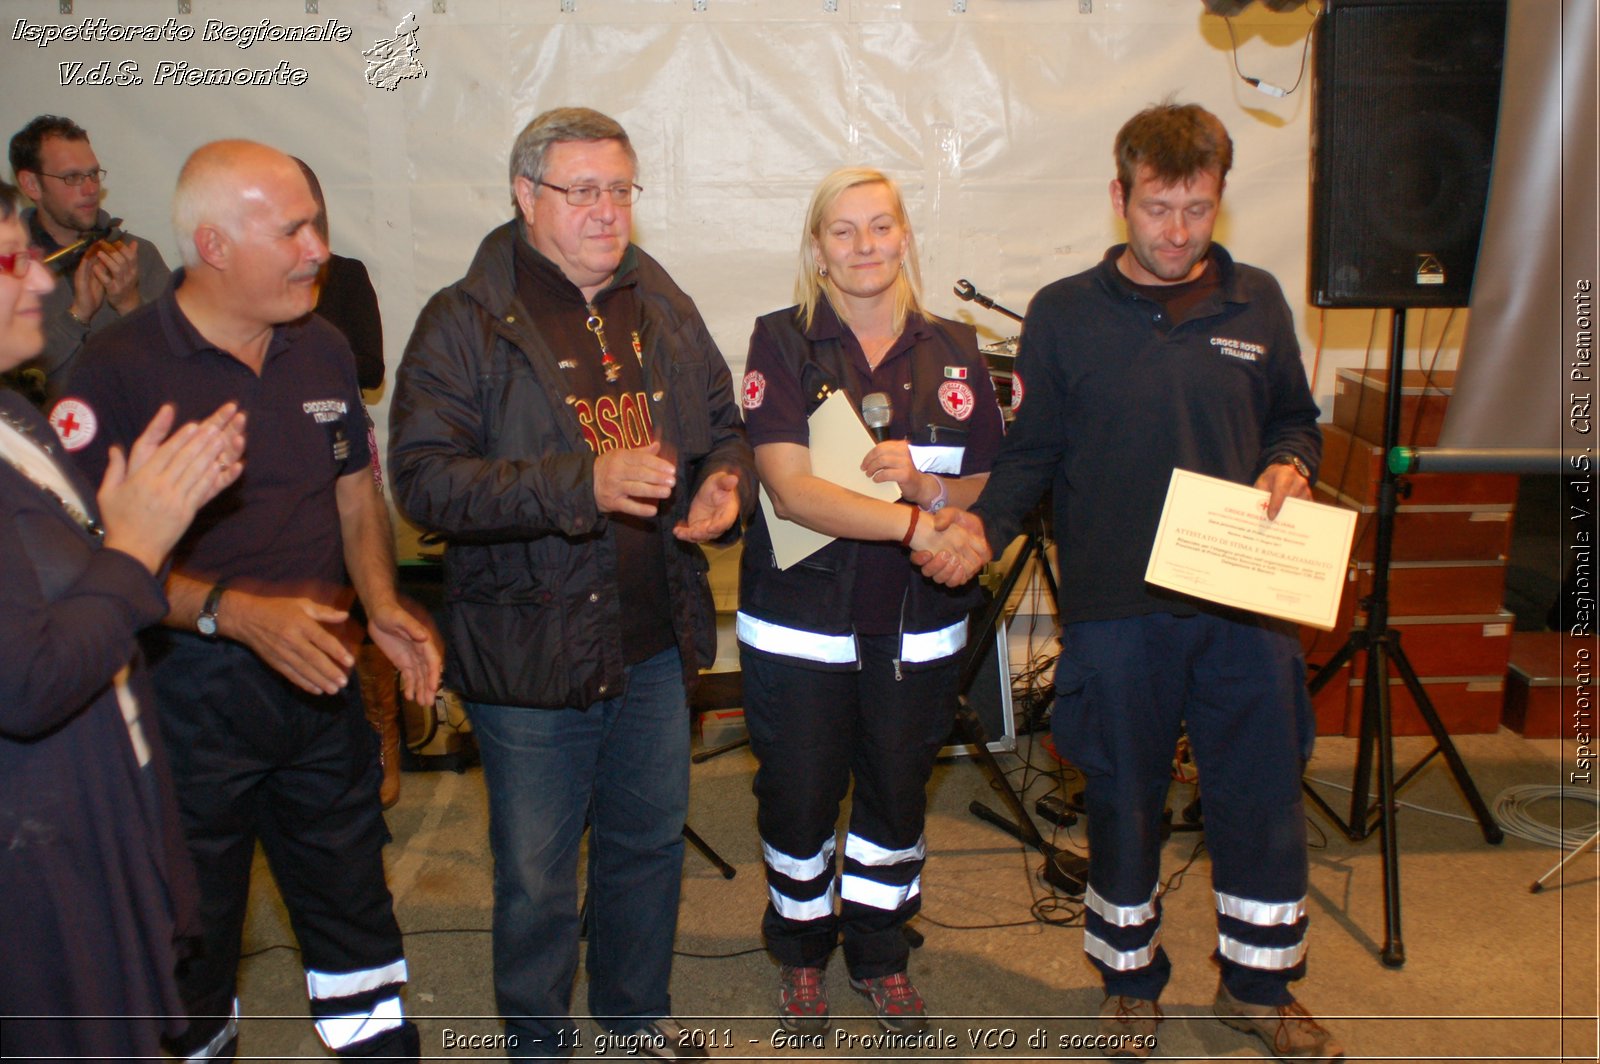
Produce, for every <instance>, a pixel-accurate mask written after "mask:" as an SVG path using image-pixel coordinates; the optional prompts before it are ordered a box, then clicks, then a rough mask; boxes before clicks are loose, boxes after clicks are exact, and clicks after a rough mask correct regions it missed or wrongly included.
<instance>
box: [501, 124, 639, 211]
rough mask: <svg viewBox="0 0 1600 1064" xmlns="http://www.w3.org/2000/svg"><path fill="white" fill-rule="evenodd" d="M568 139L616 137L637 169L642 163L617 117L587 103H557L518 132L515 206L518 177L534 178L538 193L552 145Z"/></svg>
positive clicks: (513, 205)
mask: <svg viewBox="0 0 1600 1064" xmlns="http://www.w3.org/2000/svg"><path fill="white" fill-rule="evenodd" d="M566 140H614V141H616V142H617V143H619V144H621V145H622V150H623V151H625V152H627V153H628V161H629V162H630V163H632V164H633V166H634V169H638V167H639V156H638V155H637V154H635V153H634V150H633V144H632V142H630V141H629V140H628V132H627V130H625V129H623V128H622V126H621V124H620V123H618V122H617V120H616V119H614V118H611V117H610V116H608V115H603V114H601V113H600V112H599V111H594V110H591V109H589V108H587V107H557V108H555V109H553V110H550V111H546V112H544V113H543V114H541V115H539V116H538V117H537V118H535V119H534V120H533V121H532V122H529V123H528V124H527V125H526V126H524V127H523V130H522V132H521V133H519V134H517V142H516V143H515V144H513V145H512V146H511V208H512V210H516V209H517V208H518V204H517V178H519V177H525V178H527V179H528V180H529V181H531V182H533V185H534V194H535V195H537V194H538V191H539V182H540V181H542V180H543V179H544V164H545V157H546V156H548V155H549V154H550V146H551V145H552V144H558V143H560V142H561V141H566Z"/></svg>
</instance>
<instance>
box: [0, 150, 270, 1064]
mask: <svg viewBox="0 0 1600 1064" xmlns="http://www.w3.org/2000/svg"><path fill="white" fill-rule="evenodd" d="M54 283H55V282H54V281H53V279H52V278H51V276H50V274H49V271H48V270H46V269H45V268H44V266H43V265H42V264H41V263H40V262H39V261H38V256H37V255H36V254H35V253H34V249H32V248H30V247H29V246H28V236H27V232H26V231H25V230H24V228H23V226H22V222H21V220H20V219H19V218H18V216H17V209H16V190H15V189H14V188H12V187H11V186H10V185H7V184H5V183H4V182H0V373H7V372H9V371H11V370H14V369H16V368H17V367H18V366H20V365H21V364H22V363H23V362H25V361H27V360H28V359H30V358H33V357H34V356H35V355H37V354H38V353H39V351H40V349H41V348H42V347H43V345H44V323H43V311H42V305H41V297H42V296H43V295H44V294H45V293H46V292H49V291H50V289H51V288H52V286H53V285H54ZM243 432H244V423H243V415H240V414H237V413H236V412H235V411H234V410H233V409H232V407H231V406H224V407H222V408H221V409H219V410H218V411H217V412H216V413H215V414H214V415H212V417H211V418H209V419H208V420H207V421H206V422H205V423H204V424H189V425H185V426H183V427H182V428H179V429H177V430H176V431H173V414H172V410H171V408H170V407H168V408H164V409H163V410H162V412H161V413H160V414H158V415H157V416H156V418H155V419H154V420H152V421H151V423H150V426H149V428H147V429H146V430H145V433H144V435H143V436H141V437H140V438H139V440H138V441H137V442H136V443H135V444H134V446H133V448H132V449H131V451H130V452H129V453H128V454H127V455H126V456H124V455H122V454H120V453H114V455H113V457H112V460H111V465H110V468H109V469H108V470H107V472H106V476H105V479H104V481H103V482H102V483H101V485H100V489H99V491H98V492H96V491H95V490H94V489H93V488H91V487H90V486H89V485H88V484H86V483H84V482H83V480H82V479H81V478H80V477H79V476H78V475H77V474H76V472H75V471H74V468H73V465H72V463H71V462H70V461H66V460H65V455H63V454H62V453H61V448H60V447H59V445H58V444H57V443H56V440H55V433H54V432H53V431H52V430H51V428H50V425H49V424H48V423H47V422H46V421H45V420H44V418H43V417H42V416H40V415H39V413H38V412H37V411H36V410H34V408H33V407H32V406H31V405H30V404H29V403H28V402H27V401H26V400H25V399H23V398H22V397H21V396H20V395H18V394H16V393H15V392H12V391H9V390H0V570H3V576H0V898H3V899H5V905H6V918H5V920H4V921H0V957H4V958H5V961H4V963H3V964H0V1015H3V1016H4V1017H5V1021H4V1022H5V1052H6V1054H7V1056H8V1057H9V1056H12V1055H15V1056H17V1057H19V1058H29V1059H35V1058H42V1057H52V1056H61V1057H80V1058H85V1059H96V1060H126V1059H131V1058H134V1057H151V1058H159V1053H160V1038H161V1036H162V1035H163V1034H174V1033H176V1032H178V1031H180V1030H182V1029H183V1027H184V1026H186V1024H187V1020H186V1018H185V1017H184V1016H183V1012H182V1005H181V1003H180V1001H179V998H178V994H177V990H176V987H175V985H174V981H173V968H174V964H175V961H176V951H177V945H178V943H179V941H180V940H181V938H182V937H184V936H185V935H186V934H187V933H190V932H193V931H196V930H198V929H197V927H196V922H197V921H196V918H195V914H194V911H193V894H194V889H193V885H192V882H191V877H192V874H193V873H192V872H191V871H190V869H189V867H188V864H187V860H188V859H187V856H186V854H185V851H184V846H183V836H182V834H181V832H180V830H179V827H178V822H177V810H176V807H175V806H174V804H173V800H172V788H171V785H170V783H169V782H168V780H167V776H166V771H165V762H164V758H163V756H162V751H161V743H160V733H159V731H158V730H157V728H156V727H155V716H154V714H155V705H154V702H153V698H152V696H151V693H150V688H149V684H148V682H147V681H146V680H145V677H144V671H143V664H142V661H141V659H140V656H139V651H138V645H137V643H136V642H135V634H136V633H137V631H138V630H139V629H140V628H141V627H143V626H145V625H151V624H155V623H157V622H158V621H160V620H161V618H162V616H163V615H164V614H165V613H166V611H167V601H166V598H165V596H164V595H163V594H162V590H161V579H160V576H159V574H160V573H161V571H162V569H163V567H164V565H165V562H166V556H167V552H168V551H169V550H171V548H172V546H173V544H174V543H176V542H177V540H178V536H179V535H180V534H181V533H182V532H183V530H184V529H185V528H186V527H187V526H188V524H189V521H190V520H191V519H192V518H193V517H194V514H195V511H196V510H197V509H198V508H199V507H200V506H201V505H203V504H204V503H206V502H207V501H208V500H210V499H211V498H212V497H213V496H215V495H216V494H217V492H219V491H220V490H222V489H223V488H225V487H227V486H228V485H229V484H231V483H233V481H234V480H235V479H237V477H238V475H239V473H240V471H241V469H242V468H243V466H242V464H241V461H240V458H241V455H242V452H243V447H244V435H243Z"/></svg>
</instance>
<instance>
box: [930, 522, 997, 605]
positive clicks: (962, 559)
mask: <svg viewBox="0 0 1600 1064" xmlns="http://www.w3.org/2000/svg"><path fill="white" fill-rule="evenodd" d="M993 557H994V551H993V550H991V549H990V548H989V540H988V537H987V536H986V535H985V534H984V530H983V521H982V520H980V519H979V518H978V516H977V515H976V514H972V513H968V512H967V511H966V510H961V509H957V508H956V507H954V506H947V507H945V508H944V509H943V510H940V511H939V512H938V513H936V514H933V515H932V516H931V517H930V518H929V520H927V521H923V522H920V523H919V527H918V528H917V529H916V531H915V532H914V533H913V535H912V538H911V564H912V565H915V566H917V567H918V568H920V569H921V570H922V575H923V576H926V577H927V578H928V579H930V580H933V581H934V582H936V583H940V584H943V585H945V586H946V587H960V586H961V585H962V584H965V583H966V582H967V581H968V580H971V579H972V578H973V577H974V576H976V575H978V570H979V569H982V568H983V567H984V566H985V565H987V564H988V563H989V560H990V559H992V558H993Z"/></svg>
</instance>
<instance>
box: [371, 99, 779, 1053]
mask: <svg viewBox="0 0 1600 1064" xmlns="http://www.w3.org/2000/svg"><path fill="white" fill-rule="evenodd" d="M636 167H637V157H636V156H635V154H634V151H633V148H632V146H631V144H630V143H629V141H628V135H627V133H626V132H624V131H623V129H622V127H621V126H620V125H618V124H617V123H616V122H615V121H613V120H612V119H610V118H608V117H606V116H605V115H602V114H599V113H598V112H595V111H591V110H588V109H586V108H561V109H559V110H554V111H547V112H545V113H544V114H541V115H540V116H539V117H537V118H535V119H534V120H533V121H532V122H531V123H529V125H528V126H527V128H525V129H524V130H523V131H522V133H521V135H520V136H519V137H518V138H517V141H516V144H515V146H514V147H513V148H512V153H511V175H510V176H511V190H512V202H513V206H514V207H515V208H516V211H517V217H516V219H515V220H513V221H510V222H507V223H505V224H504V225H501V226H499V227H498V228H496V229H494V230H493V231H491V232H490V233H489V235H488V236H487V237H485V238H484V240H483V243H482V244H481V245H480V246H479V248H478V252H477V255H476V257H475V258H474V259H473V262H472V265H471V266H470V267H469V268H468V270H467V274H466V276H465V277H463V278H462V279H461V280H460V281H458V282H456V283H455V284H453V285H451V286H450V287H448V288H446V289H444V290H442V291H441V292H439V293H438V294H437V295H435V296H434V297H433V298H432V299H431V300H430V301H429V302H428V305H427V306H426V307H425V308H423V311H422V314H421V316H420V317H419V318H418V319H417V324H416V328H415V330H414V331H413V332H412V335H411V340H410V342H409V343H408V344H407V346H406V352H405V356H404V358H403V359H402V360H401V363H400V368H399V371H398V373H397V374H396V385H395V394H394V400H393V404H392V406H391V409H390V430H389V468H390V475H391V478H392V480H393V484H394V494H395V499H396V501H397V502H398V504H399V505H400V508H401V509H402V510H404V511H405V512H406V513H407V514H408V515H409V516H410V517H411V519H412V520H413V521H415V522H416V523H417V524H418V525H420V526H422V527H423V528H424V529H426V530H428V531H429V532H432V533H434V534H436V535H438V536H439V537H441V538H442V539H443V540H444V541H445V556H444V572H445V599H446V602H447V606H446V622H445V629H446V644H447V647H448V651H447V664H446V681H447V683H449V684H450V685H451V686H452V687H454V688H455V689H456V690H458V691H459V692H460V693H461V694H462V696H463V697H464V698H465V699H466V701H467V708H468V713H469V715H470V716H471V719H472V723H473V730H474V734H475V735H476V737H477V740H478V747H479V751H480V753H481V754H482V758H483V766H484V780H485V782H486V784H487V787H488V792H489V840H490V847H491V849H492V851H493V853H494V859H495V868H494V981H495V998H496V1003H497V1005H498V1007H499V1009H500V1013H501V1015H502V1016H503V1017H505V1027H506V1045H505V1048H506V1050H507V1052H508V1053H510V1054H511V1055H513V1056H542V1057H564V1056H571V1055H572V1054H573V1053H574V1051H575V1050H577V1049H579V1048H580V1044H579V1041H578V1036H579V1030H578V1028H577V1026H576V1025H575V1024H574V1022H573V1021H572V1019H571V1018H570V1016H569V1015H568V1012H569V1010H570V1007H571V996H572V988H573V980H574V977H575V975H576V972H577V963H578V882H577V880H578V867H577V865H578V850H579V842H580V840H581V838H582V836H583V833H584V830H585V827H586V826H587V828H588V831H589V847H588V848H589V866H588V877H587V880H588V882H587V886H588V910H587V912H588V962H587V969H588V973H589V1001H588V1004H589V1010H590V1013H591V1014H592V1015H593V1016H594V1018H595V1019H596V1021H597V1022H598V1023H599V1024H600V1026H601V1027H602V1028H604V1029H605V1031H606V1032H607V1034H608V1035H610V1036H613V1042H612V1043H611V1044H612V1045H614V1046H616V1047H618V1048H622V1049H626V1050H628V1051H629V1052H630V1053H631V1054H635V1055H643V1056H651V1057H660V1058H666V1059H678V1060H696V1059H701V1058H702V1057H703V1056H704V1055H705V1053H704V1050H703V1049H701V1048H699V1047H698V1046H697V1045H696V1043H697V1042H703V1039H696V1038H695V1037H694V1036H693V1033H692V1032H689V1031H686V1030H685V1029H684V1028H683V1027H681V1026H680V1025H678V1024H677V1023H676V1021H674V1020H672V1019H670V1018H669V1017H670V1015H671V1008H672V1003H671V999H670V998H669V996H668V993H667V983H668V979H669V977H670V975H671V971H672V942H673V936H674V933H675V931H676V928H677V915H678V888H679V880H680V878H681V875H682V866H683V827H684V815H685V811H686V808H687V805H688V792H689V710H688V698H687V691H688V687H689V686H690V685H691V684H693V683H694V680H695V677H696V674H697V671H698V669H699V667H701V666H705V665H709V664H710V663H711V660H712V657H713V656H714V652H715V649H716V629H715V623H714V614H713V608H712V603H711V595H710V589H709V587H708V586H707V583H706V578H705V571H706V561H705V558H704V556H703V555H702V553H701V550H700V547H699V546H698V544H700V543H704V542H707V541H709V540H713V539H716V540H724V541H725V540H729V539H731V538H732V537H734V536H736V535H737V533H738V529H739V519H740V517H741V516H742V515H747V514H748V513H749V512H750V510H751V507H752V505H753V503H754V497H755V475H754V469H753V462H752V458H751V454H750V448H749V446H748V445H747V444H746V443H745V439H744V429H743V424H742V421H741V418H740V415H739V409H738V407H737V405H736V404H735V403H734V400H733V389H732V383H731V380H730V378H729V374H728V367H727V365H726V364H725V363H724V362H723V359H722V355H721V353H720V352H718V350H717V347H716V344H715V343H714V342H713V341H712V339H711V336H710V334H709V333H708V332H707V330H706V326H705V322H704V321H703V320H702V319H701V317H700V313H699V311H698V310H696V308H695V305H694V303H693V301H692V300H690V298H689V297H688V296H687V295H686V294H684V292H683V291H682V290H681V289H680V288H678V286H677V285H676V284H675V283H674V282H673V281H672V279H671V278H670V277H669V276H668V275H667V273H666V271H665V270H664V269H662V268H661V266H660V265H659V264H658V263H657V262H656V261H655V260H654V259H652V258H651V257H650V256H648V255H646V254H645V253H644V252H642V251H640V250H639V249H638V248H635V247H632V246H631V245H630V244H629V231H630V229H631V225H632V216H633V206H634V202H635V200H636V199H637V198H638V196H639V193H640V192H641V189H640V187H639V186H638V185H637V184H636V183H635V173H636ZM617 1039H620V1040H621V1041H617ZM581 1048H585V1049H588V1048H590V1047H581ZM585 1055H587V1053H585Z"/></svg>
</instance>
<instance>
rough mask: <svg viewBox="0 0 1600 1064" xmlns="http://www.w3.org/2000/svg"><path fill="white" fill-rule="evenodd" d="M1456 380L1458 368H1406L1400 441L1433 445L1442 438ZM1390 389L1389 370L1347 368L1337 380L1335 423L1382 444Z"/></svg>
mask: <svg viewBox="0 0 1600 1064" xmlns="http://www.w3.org/2000/svg"><path fill="white" fill-rule="evenodd" d="M1455 383H1456V375H1455V372H1454V371H1453V370H1439V371H1437V372H1434V373H1432V374H1424V373H1423V372H1422V371H1421V370H1414V369H1408V370H1406V371H1405V373H1404V374H1403V376H1402V378H1401V382H1400V438H1399V439H1398V440H1396V441H1395V442H1396V443H1397V444H1398V445H1400V446H1402V447H1432V446H1434V445H1435V444H1437V443H1438V442H1439V429H1440V428H1441V427H1442V426H1443V425H1444V412H1445V408H1446V407H1447V406H1448V405H1449V403H1450V394H1451V392H1452V391H1454V390H1455ZM1388 392H1389V373H1388V371H1387V370H1371V369H1369V370H1360V369H1341V370H1340V371H1339V372H1338V374H1337V376H1336V377H1335V378H1334V382H1333V423H1334V424H1335V425H1338V426H1339V427H1340V428H1342V429H1344V430H1346V431H1347V432H1350V433H1351V434H1352V435H1355V436H1359V437H1361V438H1362V439H1364V440H1370V441H1371V442H1373V443H1382V442H1383V417H1384V412H1385V409H1386V406H1387V402H1388V398H1387V397H1388Z"/></svg>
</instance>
